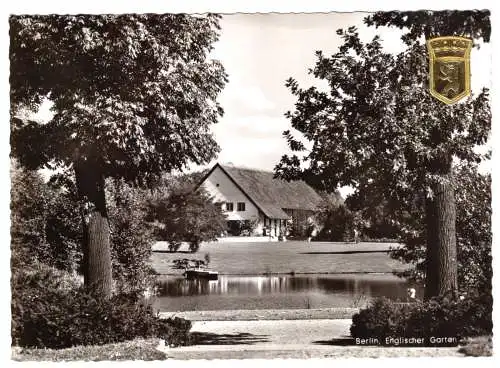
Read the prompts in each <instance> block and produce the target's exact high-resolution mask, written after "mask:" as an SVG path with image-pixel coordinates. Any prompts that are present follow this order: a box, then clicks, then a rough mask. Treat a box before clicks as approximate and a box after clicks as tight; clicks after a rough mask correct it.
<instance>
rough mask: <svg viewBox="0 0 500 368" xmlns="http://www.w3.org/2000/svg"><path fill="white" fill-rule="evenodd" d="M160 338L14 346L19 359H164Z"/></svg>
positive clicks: (55, 360) (13, 351)
mask: <svg viewBox="0 0 500 368" xmlns="http://www.w3.org/2000/svg"><path fill="white" fill-rule="evenodd" d="M158 343H159V339H146V340H144V339H136V340H132V341H126V342H120V343H116V344H106V345H93V346H75V347H71V348H67V349H36V348H21V347H13V348H12V359H13V360H17V361H52V362H59V361H101V360H164V359H166V357H167V356H166V355H165V353H163V352H161V351H159V350H157V349H156V347H157V346H158Z"/></svg>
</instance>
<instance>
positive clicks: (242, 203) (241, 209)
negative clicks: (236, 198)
mask: <svg viewBox="0 0 500 368" xmlns="http://www.w3.org/2000/svg"><path fill="white" fill-rule="evenodd" d="M237 209H238V211H245V202H238V205H237Z"/></svg>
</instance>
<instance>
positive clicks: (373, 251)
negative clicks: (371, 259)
mask: <svg viewBox="0 0 500 368" xmlns="http://www.w3.org/2000/svg"><path fill="white" fill-rule="evenodd" d="M363 253H386V254H387V253H389V251H388V250H346V251H338V252H302V253H299V254H363Z"/></svg>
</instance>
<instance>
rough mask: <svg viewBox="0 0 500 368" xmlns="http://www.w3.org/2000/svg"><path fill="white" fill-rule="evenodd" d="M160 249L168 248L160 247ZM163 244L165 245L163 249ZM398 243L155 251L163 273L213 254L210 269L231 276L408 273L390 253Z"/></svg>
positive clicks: (275, 244) (208, 245)
mask: <svg viewBox="0 0 500 368" xmlns="http://www.w3.org/2000/svg"><path fill="white" fill-rule="evenodd" d="M158 245H159V246H157V247H156V248H157V249H158V248H160V249H161V248H163V249H167V247H166V245H164V244H161V243H160V244H158ZM162 245H164V246H163V247H162ZM397 246H398V245H397V244H395V243H359V244H354V243H330V242H311V243H308V242H306V241H286V242H262V243H243V242H241V243H240V242H238V243H229V242H228V243H222V242H221V243H217V242H213V243H205V244H202V246H201V248H200V250H199V252H198V253H190V252H189V251H188V247H187V246H185V245H183V246H182V247H181V248H180V249H179V251H178V252H175V253H170V252H168V251H155V252H154V253H153V255H152V264H153V267H154V269H155V270H156V271H157V272H158V273H160V274H181V273H182V271H181V270H175V269H173V268H172V265H173V262H172V261H173V260H174V259H182V258H189V259H195V258H196V259H203V257H204V255H205V254H206V253H209V254H210V268H212V269H214V270H216V271H218V272H219V273H221V274H227V275H263V274H279V273H282V274H285V273H287V274H289V273H291V272H295V273H359V272H383V273H390V272H393V271H402V270H405V269H406V268H407V267H408V266H407V265H404V264H402V263H401V262H399V261H397V260H393V259H391V258H390V257H389V255H388V254H387V251H388V250H389V248H390V247H397Z"/></svg>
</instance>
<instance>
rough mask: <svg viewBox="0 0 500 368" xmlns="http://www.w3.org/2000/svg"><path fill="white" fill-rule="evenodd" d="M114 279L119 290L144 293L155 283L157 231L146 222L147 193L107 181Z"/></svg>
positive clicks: (116, 182)
mask: <svg viewBox="0 0 500 368" xmlns="http://www.w3.org/2000/svg"><path fill="white" fill-rule="evenodd" d="M107 189H108V190H107V195H108V197H107V199H108V212H109V219H110V230H111V239H110V240H111V258H112V267H113V280H114V281H115V285H116V289H117V291H118V292H119V293H130V292H142V291H144V290H146V289H147V288H148V287H151V286H152V285H153V283H154V280H153V269H152V267H151V265H150V262H149V259H150V257H151V254H152V248H153V243H154V230H153V227H152V226H151V225H150V223H149V222H148V221H146V216H147V207H146V194H145V193H144V192H143V191H141V190H140V189H136V188H132V187H130V186H129V185H127V184H125V183H124V182H121V181H109V182H107Z"/></svg>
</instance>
